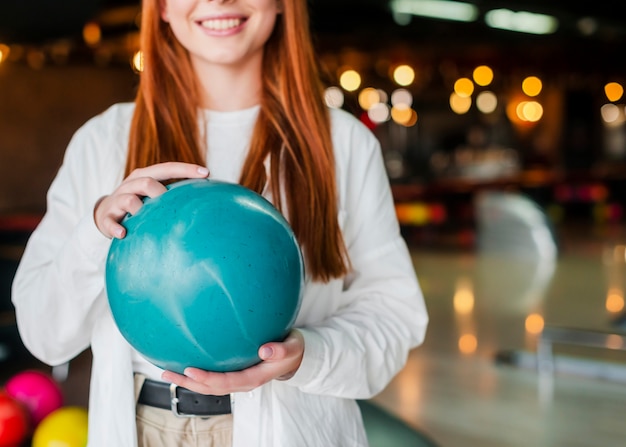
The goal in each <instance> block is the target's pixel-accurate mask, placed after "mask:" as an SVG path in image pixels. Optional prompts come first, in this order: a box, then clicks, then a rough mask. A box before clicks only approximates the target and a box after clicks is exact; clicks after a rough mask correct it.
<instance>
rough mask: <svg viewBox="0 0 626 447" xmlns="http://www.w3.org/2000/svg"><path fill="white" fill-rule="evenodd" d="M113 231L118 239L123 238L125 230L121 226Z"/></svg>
mask: <svg viewBox="0 0 626 447" xmlns="http://www.w3.org/2000/svg"><path fill="white" fill-rule="evenodd" d="M113 233H114V234H115V237H116V238H118V239H121V238H122V237H123V236H124V230H123V229H121V228H116V229H115V230H114V231H113Z"/></svg>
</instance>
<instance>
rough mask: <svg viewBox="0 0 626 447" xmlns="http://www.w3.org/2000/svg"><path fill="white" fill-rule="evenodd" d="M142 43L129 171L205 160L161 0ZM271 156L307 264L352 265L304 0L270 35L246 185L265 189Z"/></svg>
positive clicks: (296, 1) (318, 268)
mask: <svg viewBox="0 0 626 447" xmlns="http://www.w3.org/2000/svg"><path fill="white" fill-rule="evenodd" d="M141 49H142V53H143V71H142V73H141V76H140V80H139V88H138V92H137V96H136V98H135V112H134V116H133V120H132V124H131V131H130V140H129V148H128V159H127V163H126V174H129V173H130V172H131V171H133V170H134V169H136V168H139V167H145V166H149V165H152V164H155V163H161V162H165V161H184V162H189V163H197V164H201V165H204V164H205V163H206V161H205V159H204V155H203V154H204V153H205V151H206V147H205V144H206V143H205V142H204V139H203V137H202V136H201V134H200V130H199V128H198V109H199V108H200V107H201V104H199V103H198V101H199V99H198V98H200V97H201V95H200V94H199V83H198V81H197V78H196V75H195V72H194V71H193V69H192V65H191V61H190V59H189V55H188V53H187V50H186V49H185V48H183V47H182V45H180V44H179V43H178V41H177V40H176V38H175V37H174V35H173V33H172V32H171V30H170V28H169V25H168V24H167V23H165V22H164V21H163V20H161V14H160V5H159V2H158V1H157V0H144V1H143V6H142V21H141ZM208 150H210V148H208ZM267 157H269V158H270V172H269V185H268V186H269V188H270V191H271V192H272V197H273V201H274V205H275V206H276V207H277V208H278V209H279V210H280V211H281V212H283V213H284V212H285V211H286V213H287V214H288V215H287V218H288V220H289V222H290V224H291V227H292V228H293V231H294V234H295V235H296V238H297V239H298V242H299V243H300V245H301V246H302V249H303V254H304V257H305V260H306V265H307V270H308V274H309V275H310V276H311V277H312V278H313V279H316V280H322V281H328V280H330V279H332V278H338V277H341V276H343V275H345V274H346V273H347V272H348V270H349V268H350V261H349V259H348V255H347V250H346V247H345V244H344V240H343V238H342V235H341V231H340V228H339V224H338V222H337V212H338V199H337V184H336V179H335V175H334V174H335V162H334V155H333V147H332V140H331V129H330V118H329V115H328V109H327V108H326V106H325V103H324V100H323V86H322V83H321V81H320V72H319V67H318V66H317V62H316V58H315V55H314V50H313V44H312V40H311V35H310V31H309V15H308V9H307V4H306V0H283V2H282V13H281V14H279V16H278V18H277V22H276V26H275V29H274V31H273V33H272V36H271V37H270V39H269V41H268V42H267V44H266V47H265V53H264V61H263V90H262V97H261V104H260V111H259V116H258V119H257V122H256V125H255V129H254V132H253V136H252V140H251V143H250V149H249V152H248V155H247V158H246V160H245V163H244V166H243V170H242V174H241V179H240V183H241V184H242V185H243V186H246V187H248V188H250V189H252V190H253V191H256V192H258V193H261V192H262V191H263V190H264V188H265V186H266V183H267V182H268V173H267V172H266V171H265V165H264V163H263V162H264V160H265V159H266V158H267ZM283 193H284V195H283ZM283 197H284V199H285V202H286V203H283Z"/></svg>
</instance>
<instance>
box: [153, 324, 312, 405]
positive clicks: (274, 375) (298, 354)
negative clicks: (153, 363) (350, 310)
mask: <svg viewBox="0 0 626 447" xmlns="http://www.w3.org/2000/svg"><path fill="white" fill-rule="evenodd" d="M303 354H304V338H303V337H302V334H301V333H300V332H299V331H297V330H292V331H291V333H290V334H289V335H288V336H287V338H286V339H285V340H284V341H283V342H272V343H266V344H264V345H263V346H261V347H260V348H259V357H260V358H261V360H262V362H261V363H258V364H256V365H254V366H251V367H250V368H246V369H244V370H241V371H234V372H214V371H205V370H202V369H198V368H187V369H185V374H184V375H182V374H177V373H175V372H172V371H165V372H164V373H163V374H162V376H161V377H162V379H163V380H165V381H166V382H171V383H175V384H176V385H178V386H181V387H183V388H187V389H189V390H191V391H195V392H196V393H201V394H213V395H215V396H222V395H225V394H230V393H236V392H245V391H251V390H253V389H255V388H258V387H260V386H261V385H264V384H266V383H267V382H270V381H271V380H287V379H289V378H291V377H292V376H293V375H294V374H295V373H296V371H297V370H298V368H299V367H300V363H301V362H302V356H303Z"/></svg>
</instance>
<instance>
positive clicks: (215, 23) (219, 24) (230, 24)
mask: <svg viewBox="0 0 626 447" xmlns="http://www.w3.org/2000/svg"><path fill="white" fill-rule="evenodd" d="M245 21H246V20H245V19H241V18H237V19H234V18H231V19H209V20H203V21H202V22H200V26H202V27H203V28H206V29H208V30H212V31H226V30H229V29H234V28H237V27H239V26H241V24H242V23H244V22H245Z"/></svg>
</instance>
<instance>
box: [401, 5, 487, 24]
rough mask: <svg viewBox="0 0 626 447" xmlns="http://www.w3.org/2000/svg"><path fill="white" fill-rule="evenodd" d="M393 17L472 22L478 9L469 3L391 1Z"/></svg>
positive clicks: (476, 16) (476, 15)
mask: <svg viewBox="0 0 626 447" xmlns="http://www.w3.org/2000/svg"><path fill="white" fill-rule="evenodd" d="M390 7H391V11H392V12H393V14H394V15H398V14H411V15H414V16H423V17H430V18H435V19H443V20H454V21H458V22H473V21H474V20H476V19H477V18H478V7H477V6H476V5H473V4H471V3H464V2H455V1H448V0H392V1H391V4H390Z"/></svg>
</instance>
